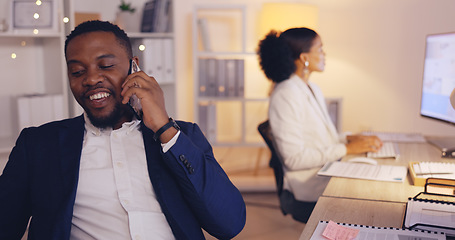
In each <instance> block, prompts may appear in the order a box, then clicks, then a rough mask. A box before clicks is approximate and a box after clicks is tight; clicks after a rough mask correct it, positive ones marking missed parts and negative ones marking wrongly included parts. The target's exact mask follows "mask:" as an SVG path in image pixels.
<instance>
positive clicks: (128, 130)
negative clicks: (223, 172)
mask: <svg viewBox="0 0 455 240" xmlns="http://www.w3.org/2000/svg"><path fill="white" fill-rule="evenodd" d="M84 116H85V114H84ZM85 122H86V124H85V128H86V132H85V136H84V142H83V147H82V155H81V163H80V172H79V182H78V188H77V195H76V201H75V204H74V212H73V219H72V228H71V239H84V240H85V239H122V240H123V239H135V240H139V239H175V238H174V236H173V234H172V231H171V228H170V226H169V224H168V222H167V221H166V218H165V216H164V214H163V212H162V211H161V207H160V205H159V203H158V201H157V199H156V196H155V192H154V190H153V187H152V184H151V182H150V178H149V174H148V170H147V161H146V156H145V148H144V142H143V136H142V133H141V131H140V121H139V120H133V121H132V122H128V123H124V124H123V125H122V127H121V128H119V129H116V130H112V129H98V128H96V127H94V126H93V125H92V124H91V123H90V121H89V119H88V118H87V117H85ZM179 134H180V132H179V133H178V134H177V135H176V136H174V138H173V139H172V140H171V141H170V142H168V143H167V144H162V146H163V148H164V149H165V150H166V151H167V150H168V149H169V148H170V147H171V146H172V145H173V144H174V143H175V141H176V139H177V138H178V135H179Z"/></svg>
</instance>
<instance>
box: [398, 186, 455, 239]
mask: <svg viewBox="0 0 455 240" xmlns="http://www.w3.org/2000/svg"><path fill="white" fill-rule="evenodd" d="M454 183H455V181H454V180H450V179H436V178H429V179H427V180H426V182H425V192H421V193H419V194H417V195H416V196H414V197H413V198H409V200H408V202H407V203H406V211H405V217H404V220H403V227H404V228H408V229H412V230H422V231H433V232H444V233H445V234H446V235H447V237H450V238H455V184H454ZM430 190H431V191H430Z"/></svg>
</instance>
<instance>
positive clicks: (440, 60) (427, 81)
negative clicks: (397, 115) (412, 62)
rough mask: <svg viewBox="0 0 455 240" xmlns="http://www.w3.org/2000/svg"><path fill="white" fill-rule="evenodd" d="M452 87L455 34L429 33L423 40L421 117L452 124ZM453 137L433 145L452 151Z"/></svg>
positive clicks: (454, 121)
mask: <svg viewBox="0 0 455 240" xmlns="http://www.w3.org/2000/svg"><path fill="white" fill-rule="evenodd" d="M454 88H455V32H452V33H439V34H430V35H428V36H427V37H426V47H425V61H424V68H423V83H422V94H421V97H422V98H421V104H420V115H421V116H423V117H427V118H431V119H435V120H438V121H443V122H447V123H450V124H454V125H455V109H454V108H453V107H452V105H451V103H450V94H451V93H452V91H453V89H454ZM452 137H454V138H455V136H449V139H447V138H442V139H438V140H437V141H433V143H434V144H435V145H437V146H439V147H440V148H441V149H442V150H444V149H445V150H453V149H454V147H455V143H454V140H453V138H452ZM430 142H431V141H430ZM449 155H451V154H449ZM450 157H455V155H454V156H450Z"/></svg>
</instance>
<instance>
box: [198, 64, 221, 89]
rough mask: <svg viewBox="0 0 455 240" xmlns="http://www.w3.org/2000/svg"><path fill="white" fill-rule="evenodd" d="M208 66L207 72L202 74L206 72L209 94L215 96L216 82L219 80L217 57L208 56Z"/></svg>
mask: <svg viewBox="0 0 455 240" xmlns="http://www.w3.org/2000/svg"><path fill="white" fill-rule="evenodd" d="M205 63H206V68H205V70H206V71H205V72H203V73H201V74H205V75H206V76H205V78H206V84H207V90H206V92H207V95H206V96H208V97H214V96H216V91H217V89H216V85H217V84H216V82H217V72H216V66H217V59H215V58H207V59H206V61H205Z"/></svg>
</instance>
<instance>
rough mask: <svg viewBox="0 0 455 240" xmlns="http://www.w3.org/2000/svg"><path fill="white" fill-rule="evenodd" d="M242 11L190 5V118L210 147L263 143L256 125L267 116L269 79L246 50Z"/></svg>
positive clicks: (230, 8)
mask: <svg viewBox="0 0 455 240" xmlns="http://www.w3.org/2000/svg"><path fill="white" fill-rule="evenodd" d="M246 13H247V9H246V7H245V6H244V5H196V6H194V9H193V19H192V24H193V73H194V96H195V101H194V112H195V119H196V120H195V122H197V123H198V124H199V126H200V127H201V129H202V131H203V132H204V134H205V135H206V137H207V138H208V140H209V141H210V142H211V143H212V144H213V145H216V146H239V145H241V146H263V145H264V143H263V140H262V138H261V137H260V135H259V133H258V131H257V126H258V124H259V123H260V122H262V121H264V120H265V119H266V118H267V109H268V94H267V92H268V90H267V89H268V88H267V87H265V89H266V90H265V91H264V90H263V89H264V86H266V85H268V84H269V81H267V80H266V79H265V77H264V76H263V74H262V73H261V72H260V69H259V64H258V60H257V56H256V53H255V52H254V51H249V50H247V40H248V38H247V25H248V24H247V23H248V22H247V15H246ZM258 79H259V83H257V82H256V83H255V82H254V81H253V80H258ZM257 89H262V91H261V90H259V91H257Z"/></svg>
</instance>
